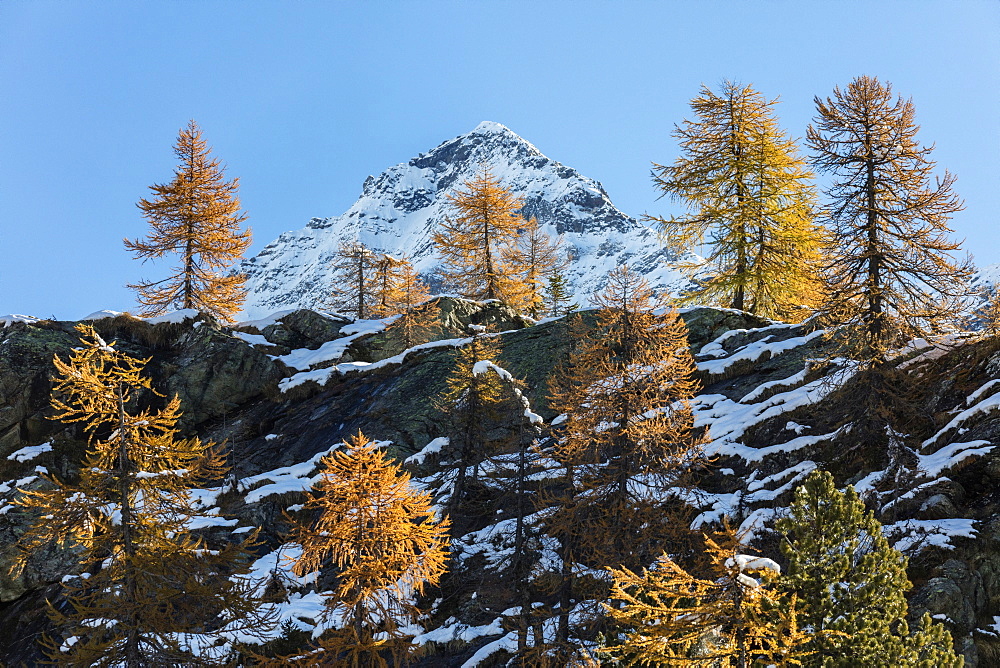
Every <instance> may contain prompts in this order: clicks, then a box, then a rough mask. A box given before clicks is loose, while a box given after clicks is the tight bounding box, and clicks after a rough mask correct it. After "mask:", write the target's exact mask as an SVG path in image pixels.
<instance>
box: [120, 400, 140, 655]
mask: <svg viewBox="0 0 1000 668" xmlns="http://www.w3.org/2000/svg"><path fill="white" fill-rule="evenodd" d="M116 391H117V395H118V397H117V398H118V495H119V508H120V510H121V526H122V551H123V552H124V554H125V557H124V564H123V566H124V573H123V575H124V580H125V582H124V583H123V585H124V590H125V599H126V600H125V602H124V610H123V613H124V614H123V619H122V622H123V626H124V627H125V668H138V666H139V665H140V660H141V659H142V657H141V655H140V654H139V629H138V628H137V626H138V624H137V621H138V620H136V618H135V608H136V598H137V597H138V591H137V586H136V584H137V583H136V581H135V564H134V559H135V551H136V550H135V541H134V536H133V535H132V529H133V525H134V523H135V520H134V518H133V516H132V501H131V499H130V498H129V495H130V494H131V492H132V484H131V478H129V473H130V472H131V469H132V464H131V461H130V460H129V455H128V438H127V436H126V432H125V397H124V395H123V394H122V388H121V385H118V387H117V388H116Z"/></svg>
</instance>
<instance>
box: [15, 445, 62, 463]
mask: <svg viewBox="0 0 1000 668" xmlns="http://www.w3.org/2000/svg"><path fill="white" fill-rule="evenodd" d="M51 451H52V442H51V441H46V442H45V443H42V444H41V445H28V446H25V447H23V448H21V449H20V450H17V451H16V452H12V453H10V454H9V455H7V459H10V460H12V461H15V462H26V461H28V460H30V459H34V458H35V457H37V456H38V455H40V454H42V453H43V452H51Z"/></svg>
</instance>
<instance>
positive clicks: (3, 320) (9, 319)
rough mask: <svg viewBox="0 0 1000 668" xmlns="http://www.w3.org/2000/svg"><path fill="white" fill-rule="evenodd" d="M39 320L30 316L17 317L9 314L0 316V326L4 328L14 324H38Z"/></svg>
mask: <svg viewBox="0 0 1000 668" xmlns="http://www.w3.org/2000/svg"><path fill="white" fill-rule="evenodd" d="M39 320H40V318H35V317H33V316H30V315H18V314H16V313H11V314H9V315H0V325H3V326H4V327H6V326H7V325H9V324H11V323H14V322H24V323H27V324H29V325H30V324H32V323H35V322H38V321H39Z"/></svg>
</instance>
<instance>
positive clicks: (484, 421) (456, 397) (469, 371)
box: [439, 334, 507, 519]
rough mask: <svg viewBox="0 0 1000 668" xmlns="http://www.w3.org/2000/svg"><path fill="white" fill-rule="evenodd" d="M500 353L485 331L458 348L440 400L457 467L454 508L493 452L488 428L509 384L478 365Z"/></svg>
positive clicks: (494, 358) (463, 499)
mask: <svg viewBox="0 0 1000 668" xmlns="http://www.w3.org/2000/svg"><path fill="white" fill-rule="evenodd" d="M499 354H500V347H499V344H498V342H497V341H496V340H495V339H492V338H489V337H486V336H482V335H481V334H476V335H475V336H473V337H472V340H471V341H469V343H467V344H465V345H464V346H461V347H459V348H458V349H456V351H455V366H454V368H453V369H452V371H451V374H450V375H449V376H448V379H447V381H446V386H445V391H444V393H443V394H442V396H441V399H440V401H439V405H440V407H441V408H442V410H443V411H444V412H445V413H446V414H447V415H448V417H449V419H450V421H451V428H450V431H449V433H450V450H452V451H453V452H454V459H455V465H456V467H457V474H456V480H455V484H454V486H453V488H452V492H451V497H450V500H449V506H450V507H451V508H453V509H457V508H458V507H459V506H461V505H462V503H463V501H465V497H466V495H467V492H468V486H469V484H470V483H475V482H476V481H477V480H478V477H479V464H480V463H481V462H482V461H483V460H484V459H486V458H487V457H489V456H490V454H492V453H491V452H490V439H489V438H488V437H487V431H488V429H489V425H490V423H491V421H495V420H496V419H497V417H498V415H499V411H500V407H501V404H502V403H503V401H504V399H505V398H506V397H507V392H506V385H505V383H504V382H503V379H501V378H500V376H499V375H498V374H497V373H496V372H495V371H494V370H492V369H486V370H482V369H481V368H479V369H477V367H476V365H477V364H478V363H479V362H495V361H496V359H497V357H498V356H499ZM453 516H454V512H453ZM459 519H464V517H459Z"/></svg>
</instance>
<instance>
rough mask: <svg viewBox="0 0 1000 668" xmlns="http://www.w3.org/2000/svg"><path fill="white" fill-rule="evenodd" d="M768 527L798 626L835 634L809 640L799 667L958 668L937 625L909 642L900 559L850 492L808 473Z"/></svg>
mask: <svg viewBox="0 0 1000 668" xmlns="http://www.w3.org/2000/svg"><path fill="white" fill-rule="evenodd" d="M776 526H777V529H778V530H779V531H780V532H781V533H782V534H783V535H784V541H783V543H782V552H783V553H784V555H785V557H786V558H787V559H788V571H787V573H786V574H785V575H784V576H783V578H782V580H783V581H782V586H783V588H784V589H785V590H786V591H788V592H791V593H794V594H796V595H797V596H798V599H799V600H800V601H801V602H802V605H803V607H802V613H801V616H800V621H801V622H802V624H803V625H808V626H810V627H811V628H813V629H815V630H816V631H826V630H830V631H835V632H837V633H838V634H839V635H835V634H829V635H823V634H818V635H816V636H814V637H813V639H812V640H811V641H810V642H809V643H808V644H807V648H808V649H809V650H810V651H812V652H814V653H813V654H811V655H810V656H809V657H808V658H807V659H806V660H805V661H804V663H805V665H806V666H823V667H824V668H829V667H831V666H844V667H847V666H872V667H873V668H875V667H879V666H884V667H885V668H889V667H890V666H893V667H896V666H899V667H903V666H914V667H916V666H922V665H926V664H922V663H921V661H924V660H926V659H928V658H929V657H933V658H934V660H935V661H937V663H934V664H932V665H935V666H943V667H953V666H954V667H957V666H961V665H962V664H961V659H958V658H956V657H955V655H954V653H953V651H952V649H951V635H950V634H949V633H948V632H947V631H946V630H945V629H944V628H943V627H942V626H941V625H940V624H936V623H932V622H931V620H930V619H926V620H924V621H922V622H921V626H920V629H919V631H918V633H917V634H915V635H914V636H910V635H909V631H908V628H907V626H906V622H905V620H904V617H905V616H906V612H907V603H906V598H905V596H904V594H905V593H906V591H907V590H908V589H909V588H910V582H909V580H908V579H907V577H906V557H904V556H903V555H902V554H900V553H899V552H898V551H897V550H894V549H893V548H892V547H891V546H890V545H889V542H888V541H887V540H886V538H885V536H884V535H883V533H882V526H881V525H880V524H879V523H878V521H877V520H876V519H875V516H874V514H873V513H872V512H871V511H870V510H866V509H865V506H864V504H863V503H862V501H861V499H860V498H859V497H858V495H857V493H856V492H855V491H854V489H853V488H852V487H850V486H848V487H847V489H846V490H845V491H844V492H839V491H837V489H836V487H835V486H834V482H833V476H831V475H830V474H829V473H827V472H825V471H814V472H813V473H811V474H810V475H809V477H808V478H806V480H805V482H804V483H803V484H802V485H801V486H800V487H799V488H798V489H796V490H795V499H794V501H793V502H792V507H791V514H790V515H789V516H788V517H786V518H784V519H781V520H779V521H778V523H777V525H776Z"/></svg>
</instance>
